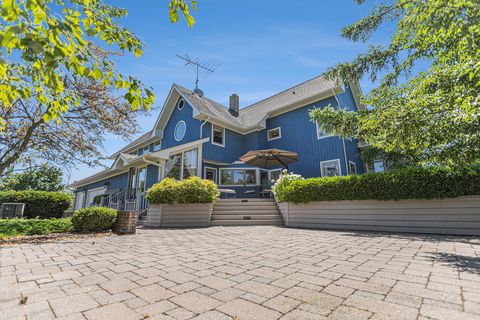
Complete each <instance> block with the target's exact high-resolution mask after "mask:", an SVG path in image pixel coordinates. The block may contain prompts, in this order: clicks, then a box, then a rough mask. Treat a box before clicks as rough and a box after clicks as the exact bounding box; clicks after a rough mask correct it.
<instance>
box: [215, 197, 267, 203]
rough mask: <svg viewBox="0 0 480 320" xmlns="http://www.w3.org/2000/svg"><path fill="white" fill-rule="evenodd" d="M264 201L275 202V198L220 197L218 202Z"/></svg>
mask: <svg viewBox="0 0 480 320" xmlns="http://www.w3.org/2000/svg"><path fill="white" fill-rule="evenodd" d="M235 202H236V203H238V202H241V203H251V202H256V203H262V202H275V199H273V198H243V199H218V200H217V202H216V203H235Z"/></svg>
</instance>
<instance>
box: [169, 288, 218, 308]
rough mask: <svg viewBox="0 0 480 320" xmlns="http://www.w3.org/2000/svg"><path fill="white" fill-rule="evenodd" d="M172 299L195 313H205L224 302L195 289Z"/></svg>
mask: <svg viewBox="0 0 480 320" xmlns="http://www.w3.org/2000/svg"><path fill="white" fill-rule="evenodd" d="M170 300H171V301H172V302H174V303H176V304H177V305H179V306H181V307H184V308H185V309H187V310H190V311H193V312H195V313H203V312H206V311H209V310H211V309H214V308H215V307H217V306H219V305H220V304H222V302H220V301H218V300H215V299H213V298H210V297H208V296H205V295H203V294H201V293H198V292H195V291H190V292H187V293H183V294H181V295H177V296H175V297H173V298H171V299H170Z"/></svg>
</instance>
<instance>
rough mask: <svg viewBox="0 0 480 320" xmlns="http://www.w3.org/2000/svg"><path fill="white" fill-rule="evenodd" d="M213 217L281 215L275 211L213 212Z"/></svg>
mask: <svg viewBox="0 0 480 320" xmlns="http://www.w3.org/2000/svg"><path fill="white" fill-rule="evenodd" d="M212 214H213V215H218V214H220V215H259V214H272V215H277V216H279V215H280V212H279V211H278V210H277V209H276V208H275V209H269V210H213V213H212Z"/></svg>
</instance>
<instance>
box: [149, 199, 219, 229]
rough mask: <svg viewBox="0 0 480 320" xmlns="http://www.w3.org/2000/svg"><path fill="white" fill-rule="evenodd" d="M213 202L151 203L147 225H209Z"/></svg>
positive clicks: (162, 226) (159, 226)
mask: <svg viewBox="0 0 480 320" xmlns="http://www.w3.org/2000/svg"><path fill="white" fill-rule="evenodd" d="M212 208H213V204H211V203H192V204H174V205H169V204H150V205H148V209H147V223H146V226H147V227H158V228H183V227H208V226H210V219H211V217H212Z"/></svg>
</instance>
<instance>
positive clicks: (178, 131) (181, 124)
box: [173, 120, 187, 141]
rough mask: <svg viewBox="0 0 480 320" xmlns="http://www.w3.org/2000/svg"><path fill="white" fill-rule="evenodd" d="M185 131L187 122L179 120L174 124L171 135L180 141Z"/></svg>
mask: <svg viewBox="0 0 480 320" xmlns="http://www.w3.org/2000/svg"><path fill="white" fill-rule="evenodd" d="M186 132H187V124H186V123H185V121H183V120H180V121H178V123H177V125H176V126H175V130H174V132H173V136H174V138H175V140H177V141H181V140H182V139H183V137H185V133H186Z"/></svg>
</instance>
